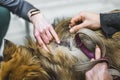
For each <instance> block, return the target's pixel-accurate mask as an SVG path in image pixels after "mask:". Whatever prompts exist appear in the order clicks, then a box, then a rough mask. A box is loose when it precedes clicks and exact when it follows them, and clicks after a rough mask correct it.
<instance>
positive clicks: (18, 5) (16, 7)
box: [0, 0, 36, 21]
mask: <svg viewBox="0 0 120 80" xmlns="http://www.w3.org/2000/svg"><path fill="white" fill-rule="evenodd" d="M0 5H2V6H4V7H6V8H8V9H9V10H10V11H12V12H13V13H14V14H17V15H18V16H19V17H22V18H24V19H26V20H28V21H29V18H28V16H27V14H28V11H29V10H31V9H36V8H35V7H34V6H33V5H31V4H30V3H28V2H27V1H24V0H0Z"/></svg>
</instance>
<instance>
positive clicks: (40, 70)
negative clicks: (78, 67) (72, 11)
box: [0, 19, 120, 80]
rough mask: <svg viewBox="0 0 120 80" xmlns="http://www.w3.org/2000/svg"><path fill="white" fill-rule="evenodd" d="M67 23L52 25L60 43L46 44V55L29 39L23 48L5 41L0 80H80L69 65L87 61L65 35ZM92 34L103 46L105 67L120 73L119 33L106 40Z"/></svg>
mask: <svg viewBox="0 0 120 80" xmlns="http://www.w3.org/2000/svg"><path fill="white" fill-rule="evenodd" d="M69 21H70V19H63V20H61V21H58V23H56V22H55V23H54V26H55V30H56V32H57V34H58V36H59V38H60V39H61V43H60V44H57V43H56V42H55V41H54V40H53V41H52V42H51V43H50V44H49V45H48V48H49V50H50V53H48V52H46V51H45V50H44V49H42V48H40V47H39V45H38V44H37V43H36V42H34V41H32V40H31V39H29V40H28V41H27V43H26V45H25V46H17V45H15V44H13V43H12V42H10V41H8V40H6V42H5V50H4V59H3V61H2V62H1V63H0V80H84V79H83V78H84V77H83V74H82V73H81V72H75V71H74V70H73V68H72V66H73V65H74V64H75V63H76V62H77V61H78V58H79V61H80V62H81V63H82V62H86V61H89V59H88V58H87V57H86V56H85V55H84V54H82V53H81V52H80V50H79V48H78V47H77V46H76V44H75V42H74V36H75V35H74V34H70V33H69V28H68V25H69ZM95 32H96V33H97V35H98V36H99V37H101V39H102V40H103V42H104V44H105V46H106V50H107V55H106V56H107V57H108V59H109V64H110V65H112V67H115V68H116V69H117V70H118V71H120V62H119V61H120V33H119V32H118V33H116V34H114V35H113V36H112V38H111V39H107V38H106V37H104V36H103V34H102V33H101V31H100V30H98V31H95ZM88 47H91V46H88ZM92 47H94V48H95V46H93V45H92ZM79 55H80V56H79Z"/></svg>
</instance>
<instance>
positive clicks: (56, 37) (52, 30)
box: [50, 26, 60, 43]
mask: <svg viewBox="0 0 120 80" xmlns="http://www.w3.org/2000/svg"><path fill="white" fill-rule="evenodd" d="M50 32H51V34H52V35H53V37H54V38H55V40H56V42H57V43H60V40H59V37H58V35H57V33H56V32H55V30H54V29H53V27H52V26H51V27H50Z"/></svg>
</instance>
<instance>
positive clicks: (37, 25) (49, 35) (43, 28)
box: [30, 13, 60, 52]
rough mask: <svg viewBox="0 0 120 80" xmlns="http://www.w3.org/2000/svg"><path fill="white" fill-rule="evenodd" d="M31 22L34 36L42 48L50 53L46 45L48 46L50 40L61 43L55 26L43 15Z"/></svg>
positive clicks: (38, 15) (39, 14) (37, 15)
mask: <svg viewBox="0 0 120 80" xmlns="http://www.w3.org/2000/svg"><path fill="white" fill-rule="evenodd" d="M30 20H31V22H32V23H33V25H34V36H35V38H36V40H37V42H38V44H39V45H40V47H42V48H44V49H45V50H46V51H48V52H49V50H48V48H47V47H46V44H48V43H49V42H50V40H52V39H53V38H54V39H55V40H56V42H57V43H60V40H59V38H58V35H57V34H56V32H55V30H54V28H53V26H52V25H51V24H49V23H48V22H47V21H46V20H45V18H44V17H43V15H42V14H41V13H38V14H36V15H34V16H32V17H31V18H30Z"/></svg>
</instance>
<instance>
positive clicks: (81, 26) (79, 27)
mask: <svg viewBox="0 0 120 80" xmlns="http://www.w3.org/2000/svg"><path fill="white" fill-rule="evenodd" d="M86 26H87V24H86V23H84V22H83V23H81V24H79V25H76V26H73V27H72V28H71V29H70V32H71V33H75V32H77V31H78V30H79V29H81V28H84V27H86Z"/></svg>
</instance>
